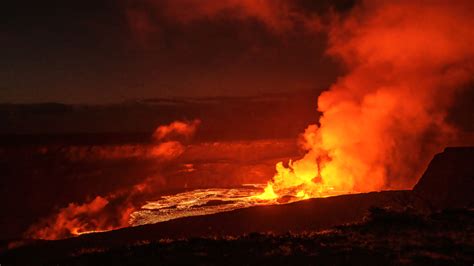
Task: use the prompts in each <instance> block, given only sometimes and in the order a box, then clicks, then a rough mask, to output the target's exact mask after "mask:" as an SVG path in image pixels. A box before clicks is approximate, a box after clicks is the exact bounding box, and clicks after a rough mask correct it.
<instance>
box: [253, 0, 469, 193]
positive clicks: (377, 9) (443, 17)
mask: <svg viewBox="0 0 474 266" xmlns="http://www.w3.org/2000/svg"><path fill="white" fill-rule="evenodd" d="M473 11H474V2H472V1H429V2H426V1H411V0H410V1H371V0H369V1H363V2H362V3H361V4H360V5H359V6H357V7H356V8H354V9H353V10H352V11H351V13H350V14H348V15H347V16H343V17H336V18H335V19H333V20H332V23H331V24H330V26H329V27H328V34H329V48H328V50H327V52H328V54H329V55H331V56H334V57H337V58H339V59H340V60H341V61H342V62H343V63H344V64H345V66H346V67H347V74H346V75H345V76H343V77H341V78H340V79H339V80H338V81H337V82H336V83H335V84H334V85H332V87H331V88H330V89H329V90H328V91H326V92H324V93H323V94H321V96H320V97H319V99H318V110H319V111H320V112H322V117H321V119H320V121H319V125H310V126H308V128H307V129H306V131H305V132H304V134H303V135H302V147H303V148H304V149H305V150H306V151H307V153H306V155H305V156H304V157H303V158H302V159H300V160H297V161H293V162H292V161H290V162H289V163H288V165H287V166H284V165H283V164H282V163H280V164H278V165H277V174H276V175H275V176H274V178H273V180H272V181H271V182H270V183H269V185H268V187H267V189H266V192H265V194H263V195H262V197H263V198H274V197H278V196H282V195H295V196H297V197H319V196H325V195H331V194H334V193H343V192H364V191H374V190H382V189H406V188H411V187H412V186H413V185H414V183H415V182H416V178H417V177H419V176H420V173H421V172H422V170H423V168H424V167H425V166H426V164H427V162H428V160H429V159H430V158H431V157H432V156H433V154H434V153H436V152H438V151H441V149H442V148H443V147H445V146H446V145H447V144H448V143H450V142H451V141H453V139H454V138H455V136H456V129H455V128H454V127H452V126H451V125H449V124H448V123H446V122H445V118H446V113H447V111H448V109H449V107H450V106H451V104H452V101H453V95H454V94H455V93H456V91H457V90H460V89H462V88H463V85H465V84H466V83H467V82H469V81H471V80H472V74H473V72H474V49H472V43H473V42H474V29H473V28H472V26H471V25H474V18H473V16H472V12H473Z"/></svg>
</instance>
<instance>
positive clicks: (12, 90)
mask: <svg viewBox="0 0 474 266" xmlns="http://www.w3.org/2000/svg"><path fill="white" fill-rule="evenodd" d="M192 2H195V1H192V0H191V1H190V0H178V1H159V0H154V1H153V0H140V1H126V0H116V1H112V0H94V1H92V0H85V1H51V0H47V1H8V2H7V3H3V4H2V8H1V11H0V12H1V23H0V31H1V35H0V53H1V58H2V60H1V63H0V102H4V103H6V102H9V103H32V102H62V103H113V102H121V101H126V100H133V99H144V98H159V97H212V96H246V95H259V94H267V93H280V92H285V93H288V92H290V93H292V92H296V91H300V90H318V91H322V90H324V89H327V87H328V86H329V85H330V84H331V83H332V82H333V81H334V80H335V79H336V77H337V76H338V75H339V73H340V72H341V70H340V67H339V65H338V63H337V62H335V61H334V59H331V58H330V57H329V56H326V55H325V54H324V53H325V49H326V46H327V45H326V34H325V33H324V29H317V30H314V29H308V27H306V26H302V25H301V21H299V20H298V18H296V19H295V18H293V17H291V18H289V19H288V21H282V18H279V17H276V18H275V20H274V21H277V22H276V26H275V25H269V23H268V21H267V20H266V17H263V18H262V16H261V13H258V12H257V13H252V12H253V11H252V10H251V8H250V9H249V10H245V8H242V7H240V6H239V4H235V3H236V2H235V1H232V0H230V1H223V3H224V5H228V6H225V7H218V8H217V9H216V10H217V11H216V10H214V11H212V13H211V14H209V13H206V12H207V11H206V10H207V9H205V8H206V5H213V4H216V3H217V2H215V1H203V2H202V4H201V3H200V4H199V5H200V6H203V7H204V11H202V10H193V9H195V8H196V4H195V3H194V4H193V3H192ZM204 2H206V3H204ZM237 2H238V1H237ZM243 2H249V1H243ZM351 2H352V1H338V2H337V3H331V1H310V0H298V1H296V0H294V1H276V2H275V3H284V4H285V5H287V4H288V5H291V8H292V10H293V11H294V12H295V13H297V14H298V15H301V16H304V18H305V19H306V18H308V17H318V18H320V20H321V21H323V20H324V16H326V15H327V14H329V13H330V10H332V11H336V12H344V11H345V10H348V9H350V8H351V6H352V3H351ZM236 5H237V7H236ZM252 5H253V4H252ZM278 5H280V4H277V5H276V6H278ZM191 10H193V11H191ZM190 12H191V13H190ZM189 14H191V15H189ZM245 14H247V15H245ZM186 16H187V17H186ZM284 19H287V18H284ZM280 21H282V23H280ZM287 22H288V23H287ZM284 23H286V24H284ZM270 24H271V23H270ZM280 24H281V25H280ZM282 25H283V26H282ZM280 26H281V27H280Z"/></svg>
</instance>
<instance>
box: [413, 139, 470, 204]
mask: <svg viewBox="0 0 474 266" xmlns="http://www.w3.org/2000/svg"><path fill="white" fill-rule="evenodd" d="M413 191H414V192H415V193H416V194H417V195H418V196H419V197H421V198H422V199H423V200H425V201H426V202H427V203H428V204H430V205H431V206H432V207H433V208H448V207H449V208H453V207H471V206H473V205H474V147H455V148H446V149H445V150H444V152H442V153H439V154H437V155H435V157H434V158H433V160H432V161H431V162H430V164H429V165H428V169H426V171H425V173H424V174H423V176H422V177H421V179H420V181H418V183H417V184H416V186H415V187H414V188H413Z"/></svg>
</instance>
